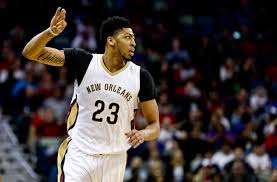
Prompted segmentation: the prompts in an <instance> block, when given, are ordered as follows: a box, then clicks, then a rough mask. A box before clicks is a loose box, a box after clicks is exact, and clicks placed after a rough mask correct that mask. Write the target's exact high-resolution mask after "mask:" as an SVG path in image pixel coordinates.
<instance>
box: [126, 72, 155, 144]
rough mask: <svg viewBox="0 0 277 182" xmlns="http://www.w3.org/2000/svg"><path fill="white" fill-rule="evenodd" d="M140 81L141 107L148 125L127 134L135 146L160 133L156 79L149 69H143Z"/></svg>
mask: <svg viewBox="0 0 277 182" xmlns="http://www.w3.org/2000/svg"><path fill="white" fill-rule="evenodd" d="M140 81H141V84H140V85H141V88H140V92H139V99H140V107H141V110H142V113H143V115H144V118H145V120H146V121H147V126H146V127H145V128H144V129H143V130H136V129H133V130H132V131H130V132H128V133H126V136H127V137H128V138H129V143H130V144H131V145H132V146H133V147H134V148H136V147H138V146H139V145H140V144H141V143H143V142H144V141H151V140H155V139H157V138H158V137H159V135H160V122H159V110H158V106H157V102H156V99H155V98H156V97H157V93H156V89H155V83H154V80H153V78H152V76H151V74H150V73H149V72H148V71H147V70H145V69H141V72H140Z"/></svg>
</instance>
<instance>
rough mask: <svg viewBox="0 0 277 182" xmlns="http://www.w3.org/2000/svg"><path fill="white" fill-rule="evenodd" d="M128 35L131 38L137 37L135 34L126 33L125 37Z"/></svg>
mask: <svg viewBox="0 0 277 182" xmlns="http://www.w3.org/2000/svg"><path fill="white" fill-rule="evenodd" d="M126 35H130V36H131V37H135V35H134V34H133V33H125V36H126Z"/></svg>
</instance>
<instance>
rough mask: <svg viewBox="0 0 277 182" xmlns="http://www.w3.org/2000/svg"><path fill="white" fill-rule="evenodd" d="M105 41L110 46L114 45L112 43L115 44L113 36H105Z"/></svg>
mask: <svg viewBox="0 0 277 182" xmlns="http://www.w3.org/2000/svg"><path fill="white" fill-rule="evenodd" d="M107 43H108V44H109V45H110V46H114V44H115V40H114V38H113V37H111V36H110V37H108V38H107Z"/></svg>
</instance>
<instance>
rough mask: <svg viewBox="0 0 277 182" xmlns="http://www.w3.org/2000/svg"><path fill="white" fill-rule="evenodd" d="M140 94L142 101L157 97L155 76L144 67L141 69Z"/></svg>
mask: <svg viewBox="0 0 277 182" xmlns="http://www.w3.org/2000/svg"><path fill="white" fill-rule="evenodd" d="M138 96H139V100H140V101H141V102H144V101H148V100H152V99H156V98H157V92H156V87H155V83H154V80H153V77H152V76H151V74H150V73H149V72H148V71H147V70H146V69H144V68H142V67H141V69H140V91H139V94H138Z"/></svg>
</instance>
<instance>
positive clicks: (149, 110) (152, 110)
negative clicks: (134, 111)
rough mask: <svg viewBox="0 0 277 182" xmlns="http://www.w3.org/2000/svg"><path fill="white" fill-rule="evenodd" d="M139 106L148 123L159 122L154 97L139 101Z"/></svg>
mask: <svg viewBox="0 0 277 182" xmlns="http://www.w3.org/2000/svg"><path fill="white" fill-rule="evenodd" d="M140 107H141V111H142V113H143V116H144V118H145V120H146V121H147V122H148V123H149V124H150V123H153V122H156V123H157V124H159V110H158V105H157V102H156V100H155V99H152V100H148V101H145V102H141V103H140Z"/></svg>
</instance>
